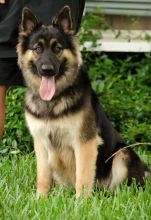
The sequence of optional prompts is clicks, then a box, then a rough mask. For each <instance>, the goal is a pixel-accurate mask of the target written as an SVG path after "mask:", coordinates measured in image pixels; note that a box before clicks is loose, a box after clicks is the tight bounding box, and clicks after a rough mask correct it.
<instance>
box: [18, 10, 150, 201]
mask: <svg viewBox="0 0 151 220" xmlns="http://www.w3.org/2000/svg"><path fill="white" fill-rule="evenodd" d="M17 51H18V57H19V61H18V63H19V66H20V68H21V70H22V72H23V76H24V79H25V82H26V84H27V87H28V91H27V95H26V99H25V118H26V121H27V125H28V127H29V130H30V132H31V135H32V137H33V140H34V149H35V153H36V159H37V194H38V195H41V194H42V195H45V196H47V194H48V192H49V190H50V188H51V187H52V186H53V182H54V181H59V182H61V183H62V184H64V185H71V186H73V187H74V188H75V190H76V196H77V197H78V196H79V195H80V194H81V192H82V190H83V189H84V193H86V194H87V193H88V192H89V191H91V190H92V188H93V186H94V183H95V182H97V183H98V185H100V187H106V188H108V189H110V190H114V189H115V187H116V186H117V185H118V184H120V183H122V182H123V181H125V180H127V182H128V184H130V183H131V181H132V178H133V177H134V178H136V181H137V182H138V183H139V184H140V185H143V183H144V176H145V172H146V171H147V170H148V169H147V166H146V165H145V164H144V163H143V162H142V161H141V160H140V159H139V157H138V156H137V155H136V154H135V153H134V152H133V151H132V150H131V149H122V150H121V151H119V152H118V153H117V154H116V155H115V156H114V157H113V158H111V159H110V160H109V161H108V162H107V163H105V161H106V160H107V159H108V158H109V157H110V156H111V155H112V154H113V153H115V152H116V151H117V150H119V149H121V148H123V147H124V146H125V143H124V141H123V140H122V139H121V137H120V136H119V134H118V133H117V131H116V130H115V129H114V128H113V127H112V125H111V123H110V121H109V120H108V119H107V117H106V115H105V113H104V111H103V109H102V107H101V105H100V104H99V102H98V99H97V97H96V95H95V93H94V92H93V91H92V89H91V85H90V81H89V79H88V76H87V74H86V72H85V71H84V69H83V67H82V59H81V54H80V50H79V44H78V42H77V39H76V36H75V34H74V31H73V28H72V19H71V13H70V8H69V7H68V6H65V7H64V8H63V9H62V10H61V11H60V13H59V14H58V16H56V18H55V19H53V21H52V24H51V25H50V26H44V25H41V23H40V22H39V21H38V19H37V18H36V17H35V15H34V14H33V13H32V12H31V11H30V10H29V9H27V8H25V9H24V10H23V14H22V23H21V31H20V35H19V44H18V46H17Z"/></svg>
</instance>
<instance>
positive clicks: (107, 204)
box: [0, 153, 151, 220]
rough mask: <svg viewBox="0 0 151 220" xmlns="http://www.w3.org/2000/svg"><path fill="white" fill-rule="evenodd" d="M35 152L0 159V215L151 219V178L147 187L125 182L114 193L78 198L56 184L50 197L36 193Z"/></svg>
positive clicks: (17, 216)
mask: <svg viewBox="0 0 151 220" xmlns="http://www.w3.org/2000/svg"><path fill="white" fill-rule="evenodd" d="M35 168H36V167H35V158H34V154H33V153H30V154H27V155H22V156H21V155H19V156H17V155H12V156H5V157H3V158H1V160H0V176H1V181H0V219H3V220H4V219H7V220H9V219H13V220H14V219H15V220H16V219H18V220H20V219H22V220H24V219H25V220H27V219H32V220H33V219H40V220H41V219H42V220H44V219H57V220H59V219H60V220H61V219H64V220H66V219H69V220H72V219H77V220H80V219H82V220H83V219H95V220H97V219H98V220H100V219H106V220H109V219H129V220H130V219H134V220H136V219H141V220H142V219H144V220H149V219H151V196H150V194H151V179H148V180H147V181H146V185H145V188H144V189H142V188H139V189H138V188H137V187H136V186H135V184H133V185H132V186H131V187H127V186H126V185H123V186H122V187H121V188H118V189H117V190H116V192H115V193H114V194H111V193H109V192H107V191H106V192H105V191H100V192H97V193H95V194H93V195H91V196H90V198H88V199H87V200H84V199H82V198H81V199H78V200H76V199H75V194H74V191H73V190H72V189H70V188H62V187H61V186H56V187H55V188H54V190H53V191H52V192H51V193H50V195H49V198H48V199H44V198H41V199H39V200H37V199H36V197H35V173H36V170H35Z"/></svg>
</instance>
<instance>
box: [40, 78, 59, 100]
mask: <svg viewBox="0 0 151 220" xmlns="http://www.w3.org/2000/svg"><path fill="white" fill-rule="evenodd" d="M55 90H56V87H55V76H42V78H41V82H40V88H39V95H40V97H41V99H42V100H44V101H47V102H48V101H51V100H52V98H53V96H54V94H55Z"/></svg>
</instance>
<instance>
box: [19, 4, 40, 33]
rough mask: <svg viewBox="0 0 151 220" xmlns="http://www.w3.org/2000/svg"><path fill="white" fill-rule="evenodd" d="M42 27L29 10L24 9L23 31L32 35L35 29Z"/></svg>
mask: <svg viewBox="0 0 151 220" xmlns="http://www.w3.org/2000/svg"><path fill="white" fill-rule="evenodd" d="M39 26H40V22H39V21H38V19H37V18H36V16H35V15H34V14H33V13H32V11H31V10H30V9H29V8H23V11H22V20H21V30H22V31H24V32H27V33H31V32H32V31H33V30H34V29H36V28H38V27H39Z"/></svg>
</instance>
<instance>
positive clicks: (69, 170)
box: [25, 113, 82, 185]
mask: <svg viewBox="0 0 151 220" xmlns="http://www.w3.org/2000/svg"><path fill="white" fill-rule="evenodd" d="M25 115H26V121H27V124H28V127H29V130H30V132H31V134H32V136H33V139H34V140H36V142H38V143H39V146H40V147H42V148H43V149H44V151H46V152H47V158H46V160H47V162H48V163H50V166H51V168H52V170H53V175H54V179H56V180H57V181H59V182H62V183H64V184H70V185H74V184H75V156H74V149H75V148H76V146H77V145H78V144H79V142H80V128H81V123H82V118H81V116H80V115H76V116H71V117H68V118H62V119H59V120H58V119H57V120H52V121H51V120H50V121H49V120H48V121H46V120H42V119H36V118H35V117H33V116H32V115H30V114H29V113H26V114H25ZM35 150H36V149H35Z"/></svg>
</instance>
